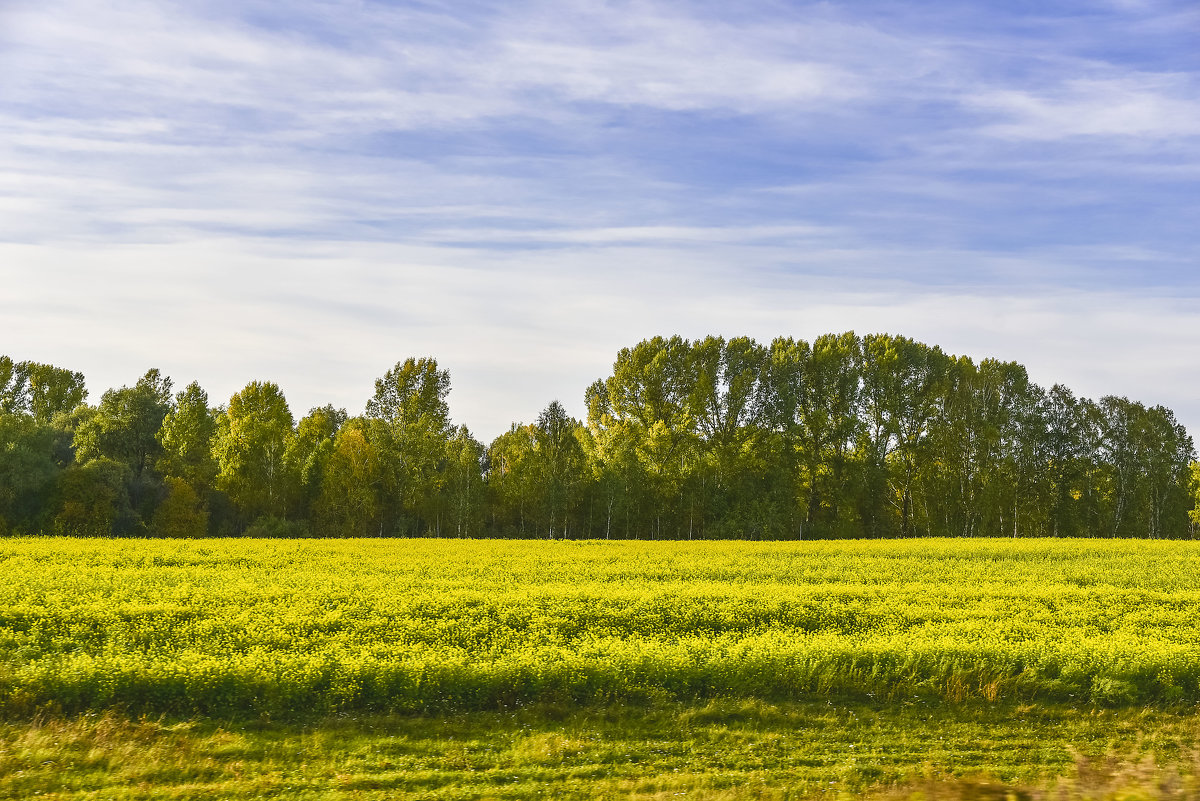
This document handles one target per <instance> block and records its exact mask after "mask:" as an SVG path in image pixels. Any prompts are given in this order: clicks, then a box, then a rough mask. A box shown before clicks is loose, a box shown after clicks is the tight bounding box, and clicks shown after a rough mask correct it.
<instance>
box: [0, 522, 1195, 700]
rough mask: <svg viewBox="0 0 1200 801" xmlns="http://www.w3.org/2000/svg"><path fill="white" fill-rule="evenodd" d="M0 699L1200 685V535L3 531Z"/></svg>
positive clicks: (825, 693)
mask: <svg viewBox="0 0 1200 801" xmlns="http://www.w3.org/2000/svg"><path fill="white" fill-rule="evenodd" d="M0 572H2V574H3V576H4V577H5V581H4V582H0V712H3V713H4V714H7V715H9V716H13V715H16V716H29V715H33V714H36V713H39V712H40V713H47V714H55V715H58V714H65V715H74V714H79V713H81V712H86V711H89V710H90V711H96V710H106V709H117V710H121V711H123V712H125V713H126V714H131V715H135V716H136V715H142V714H150V715H157V714H169V715H177V716H193V715H215V716H226V717H241V718H259V719H281V718H283V719H292V718H295V717H297V716H298V715H301V716H303V715H313V714H325V713H333V712H346V711H355V712H373V713H382V712H409V713H411V712H420V713H424V712H430V711H437V712H453V711H461V710H489V709H491V710H504V709H514V708H518V707H520V706H522V705H527V704H531V703H565V704H584V705H588V704H590V705H604V704H612V703H635V704H637V703H647V702H657V701H685V702H701V701H705V700H707V699H710V698H731V697H732V698H757V699H762V700H768V701H783V700H805V699H812V698H846V699H858V700H862V701H868V702H869V701H871V700H879V701H892V702H895V701H900V700H912V699H942V700H950V701H964V700H969V699H983V700H987V701H994V702H997V701H1007V702H1012V703H1018V702H1026V703H1028V702H1052V703H1060V704H1067V705H1072V704H1078V705H1100V706H1110V707H1122V706H1131V705H1142V704H1155V705H1160V706H1162V705H1183V704H1190V703H1194V702H1196V701H1200V615H1197V614H1196V610H1197V609H1198V608H1200V544H1197V543H1192V542H1148V541H1111V542H1098V541H1095V540H1086V541H1079V540H1076V541H1047V540H1035V541H1008V540H979V541H962V540H911V541H900V542H896V541H856V542H811V543H810V542H788V543H747V542H708V543H681V542H538V541H532V542H531V541H487V540H484V541H448V540H324V541H313V540H309V541H294V540H191V541H164V540H88V539H10V540H3V541H0Z"/></svg>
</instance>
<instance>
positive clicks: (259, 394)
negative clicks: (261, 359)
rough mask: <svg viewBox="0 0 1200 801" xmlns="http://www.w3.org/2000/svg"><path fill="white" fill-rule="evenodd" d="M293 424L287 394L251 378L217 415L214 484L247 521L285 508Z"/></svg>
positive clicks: (278, 513)
mask: <svg viewBox="0 0 1200 801" xmlns="http://www.w3.org/2000/svg"><path fill="white" fill-rule="evenodd" d="M292 425H293V418H292V413H291V410H290V409H289V408H288V404H287V400H286V399H284V396H283V393H282V392H281V391H280V389H279V386H278V385H277V384H274V383H271V382H269V381H251V382H250V383H249V384H247V385H246V387H245V388H244V389H243V390H241V391H240V392H238V393H236V394H235V395H234V396H233V397H232V398H230V399H229V405H228V406H227V407H226V409H225V411H224V414H222V415H220V416H219V417H218V419H217V427H218V431H217V440H216V446H215V448H214V453H215V455H216V457H217V464H218V467H219V470H220V472H219V473H218V476H217V483H218V487H219V488H220V489H222V490H224V491H225V492H227V493H229V496H230V497H231V498H232V499H233V501H234V503H235V504H237V507H238V509H239V511H240V512H241V514H242V516H243V520H245V521H246V522H249V521H252V520H254V519H256V518H258V517H264V516H265V517H273V518H283V517H285V515H286V514H287V511H288V505H289V501H290V499H291V497H292V491H293V486H292V484H291V482H290V480H289V479H290V478H291V476H290V474H289V471H288V470H287V462H286V460H285V457H284V455H285V453H286V452H287V447H288V443H289V441H290V440H291V437H292Z"/></svg>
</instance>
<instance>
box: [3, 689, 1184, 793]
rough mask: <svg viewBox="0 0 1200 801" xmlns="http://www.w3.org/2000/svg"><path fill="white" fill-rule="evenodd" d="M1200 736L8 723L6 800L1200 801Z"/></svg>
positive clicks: (592, 711)
mask: <svg viewBox="0 0 1200 801" xmlns="http://www.w3.org/2000/svg"><path fill="white" fill-rule="evenodd" d="M1198 737H1200V722H1198V721H1197V718H1196V717H1195V716H1194V715H1193V714H1190V713H1181V712H1178V711H1176V712H1163V711H1156V710H1115V711H1114V710H1110V711H1096V710H1080V709H1072V708H1070V707H1059V708H1047V707H1036V706H1035V707H1030V706H1009V705H1003V704H1000V705H997V704H985V703H979V702H973V703H960V704H946V703H937V704H932V705H931V704H927V703H921V702H913V703H904V702H900V703H896V704H887V705H881V704H875V705H870V704H831V703H828V702H825V701H819V702H818V701H813V702H808V703H782V704H768V703H764V702H761V701H732V700H724V701H714V702H710V703H705V704H702V705H690V704H679V703H673V702H672V703H660V704H654V705H651V706H647V707H630V706H616V707H603V708H583V709H579V708H570V707H565V706H553V705H544V706H537V707H532V708H527V709H522V710H519V711H514V712H504V713H501V712H482V713H480V712H477V713H471V714H451V715H437V716H411V715H376V716H335V717H329V718H321V719H314V720H310V721H308V722H307V723H303V724H301V723H269V722H264V721H216V720H191V721H170V720H153V719H142V720H137V719H131V718H128V717H124V716H120V715H116V714H114V713H104V714H95V715H88V716H82V717H78V718H53V719H45V720H40V721H36V722H34V723H32V724H30V723H28V722H24V723H20V722H10V723H8V724H4V725H0V797H3V798H28V797H32V796H33V795H34V794H35V793H41V794H43V795H44V796H49V797H57V798H63V799H67V798H72V799H73V798H79V799H82V798H92V799H98V798H112V799H118V798H120V799H142V798H146V799H149V798H230V799H240V798H246V799H249V798H260V797H269V798H297V799H299V798H322V799H343V798H345V799H351V798H361V799H383V798H393V799H483V798H502V799H527V798H579V799H586V798H621V799H625V798H675V797H688V798H703V799H744V798H746V799H748V798H779V799H783V798H806V797H812V796H818V797H830V798H837V797H859V796H862V795H864V794H866V795H873V796H880V797H896V798H910V797H913V794H914V793H919V794H920V796H918V797H931V798H943V797H944V798H979V797H987V796H986V793H987V792H988V791H989V790H996V791H999V790H1004V791H1009V792H1011V791H1013V790H1022V789H1023V790H1026V791H1030V792H1032V791H1036V790H1038V789H1039V788H1040V789H1043V790H1045V789H1050V788H1054V787H1056V786H1057V787H1059V788H1062V789H1065V790H1069V791H1071V792H1073V793H1074V795H1069V796H1065V797H1070V798H1097V799H1099V798H1113V799H1116V798H1127V799H1133V798H1138V797H1141V798H1148V799H1150V798H1153V799H1157V798H1166V797H1171V796H1170V794H1169V792H1165V791H1169V790H1172V789H1178V790H1190V791H1192V792H1200V785H1198V784H1196V782H1195V768H1196V767H1197V761H1196V757H1195V753H1196V748H1197V743H1198ZM1132 790H1136V791H1138V792H1140V793H1141V795H1137V796H1135V795H1131V794H1130V793H1131V791H1132ZM683 794H686V795H683ZM995 797H996V798H998V799H1002V798H1005V797H1006V796H1005V795H1004V794H1003V793H1000V794H998V795H996V796H995ZM1014 797H1019V796H1014ZM1193 797H1194V796H1193Z"/></svg>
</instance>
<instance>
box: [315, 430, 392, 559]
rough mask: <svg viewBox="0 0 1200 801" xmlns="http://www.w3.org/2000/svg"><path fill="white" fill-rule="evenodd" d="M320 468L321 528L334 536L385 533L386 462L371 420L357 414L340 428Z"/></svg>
mask: <svg viewBox="0 0 1200 801" xmlns="http://www.w3.org/2000/svg"><path fill="white" fill-rule="evenodd" d="M320 472H321V489H320V493H319V494H318V496H317V499H316V501H314V503H313V517H314V521H315V524H316V529H317V531H318V532H320V533H322V534H325V535H327V536H333V537H369V536H381V535H382V534H383V533H384V532H383V510H382V507H381V492H380V487H381V485H382V483H383V477H384V466H383V464H382V462H381V458H380V453H379V451H378V450H376V448H375V445H374V442H373V440H372V437H371V423H370V421H368V420H366V419H364V418H362V417H355V418H352V419H350V420H348V421H346V422H345V423H344V424H342V425H341V426H340V427H339V428H338V431H337V433H336V434H335V435H334V442H333V449H332V450H331V451H330V453H329V458H328V459H327V460H326V462H325V464H324V467H323V469H322V470H321V471H320Z"/></svg>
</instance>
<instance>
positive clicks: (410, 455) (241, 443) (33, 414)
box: [0, 334, 1200, 539]
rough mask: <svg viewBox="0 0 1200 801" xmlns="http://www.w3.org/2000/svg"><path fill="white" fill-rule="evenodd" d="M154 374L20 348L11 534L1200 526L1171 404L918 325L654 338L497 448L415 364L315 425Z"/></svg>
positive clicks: (2, 396)
mask: <svg viewBox="0 0 1200 801" xmlns="http://www.w3.org/2000/svg"><path fill="white" fill-rule="evenodd" d="M173 389H174V387H173V385H172V382H171V380H170V379H169V378H166V377H165V376H162V375H161V374H160V373H159V372H158V371H157V370H151V371H149V372H148V373H146V375H145V376H143V377H142V378H141V379H140V380H139V381H138V382H137V383H136V384H135V385H134V386H132V387H121V388H120V389H112V390H109V391H108V392H105V393H104V395H103V397H102V398H101V400H100V403H99V404H98V405H95V406H89V405H85V403H84V401H85V400H86V391H85V389H84V383H83V376H82V375H81V374H79V373H74V372H71V371H68V370H62V369H59V368H55V367H52V366H49V365H42V364H35V363H31V362H14V361H13V360H12V359H10V358H8V357H0V532H3V531H8V532H14V533H43V532H44V533H60V534H94V535H143V536H144V535H161V536H189V537H194V536H204V535H215V536H227V535H236V534H253V535H270V536H304V535H314V534H315V535H320V536H460V537H461V536H503V537H551V538H555V537H559V538H608V539H612V538H674V539H694V538H710V539H711V538H752V539H799V538H831V537H833V538H848V537H897V536H899V537H908V536H930V535H932V536H967V537H970V536H1014V537H1015V536H1072V537H1081V536H1109V537H1151V538H1158V537H1171V538H1179V537H1186V536H1191V535H1192V534H1193V533H1194V531H1195V523H1196V521H1197V519H1198V518H1200V514H1198V513H1197V510H1196V495H1197V491H1196V487H1197V482H1196V476H1197V469H1196V468H1195V467H1194V466H1193V462H1194V460H1195V451H1194V447H1193V442H1192V439H1191V437H1190V436H1189V435H1188V433H1187V431H1186V430H1185V429H1184V428H1183V426H1182V425H1180V424H1179V423H1178V422H1177V421H1176V419H1175V417H1174V415H1173V414H1172V412H1171V411H1170V410H1169V409H1165V408H1163V407H1161V406H1153V407H1146V406H1144V405H1142V404H1140V403H1137V402H1136V401H1131V400H1128V399H1126V398H1119V397H1104V398H1102V399H1100V400H1099V401H1092V400H1088V399H1086V398H1077V397H1076V396H1075V395H1073V394H1072V392H1071V391H1070V390H1069V389H1067V388H1066V387H1063V386H1061V385H1055V386H1054V387H1052V388H1050V389H1049V390H1045V389H1043V388H1041V387H1039V386H1037V385H1036V384H1034V383H1032V382H1031V381H1030V380H1029V377H1028V375H1027V373H1026V371H1025V369H1024V368H1023V367H1021V366H1020V365H1019V364H1015V363H1011V362H999V361H996V360H993V359H986V360H983V361H981V362H979V363H978V364H977V363H975V362H974V361H972V360H971V359H969V358H967V357H962V356H950V355H947V354H945V353H943V352H942V351H941V350H940V349H939V348H937V347H929V346H927V345H924V344H921V343H919V342H914V341H913V340H910V339H906V338H904V337H897V336H889V335H870V336H866V337H859V336H856V335H854V334H842V335H827V336H823V337H820V338H819V339H817V340H816V341H815V342H812V343H808V342H803V341H797V340H792V339H784V338H780V339H776V340H775V341H774V342H772V343H771V344H770V345H769V346H764V345H761V344H759V343H756V342H754V341H753V340H751V339H747V338H735V339H731V340H725V339H722V338H719V337H709V338H707V339H704V340H700V341H695V342H691V341H687V340H684V339H682V338H680V337H672V338H669V339H664V338H655V339H651V340H646V341H643V342H641V343H638V344H637V345H636V346H635V347H633V348H627V349H623V350H622V351H621V352H620V353H619V354H618V355H617V359H616V361H615V363H614V365H613V371H612V374H611V375H610V376H608V377H607V378H605V379H603V380H600V381H597V382H595V383H594V384H593V385H592V386H591V387H589V388H588V389H587V392H586V396H585V397H586V401H587V408H588V415H587V420H586V421H578V420H575V419H572V418H571V417H570V416H569V415H568V414H567V413H566V411H565V409H564V408H563V406H562V405H561V404H560V403H558V402H557V401H554V402H551V403H550V404H549V405H547V407H546V408H545V409H544V410H543V411H542V412H541V413H540V414H539V415H538V416H537V419H536V420H535V421H534V422H533V423H529V424H514V425H513V426H512V427H511V429H510V430H509V431H507V432H505V433H504V434H502V435H501V436H499V437H497V438H496V440H495V441H493V442H492V443H491V445H490V446H488V447H486V448H485V447H484V445H483V444H482V443H480V442H478V441H477V440H476V439H475V438H474V437H473V436H471V434H470V432H469V431H468V430H467V429H466V428H465V427H464V426H460V425H459V426H456V425H454V424H453V423H452V422H451V418H450V413H449V407H448V405H447V396H448V394H449V391H450V377H449V374H448V372H447V371H445V370H442V369H439V367H438V365H437V363H436V362H435V361H434V360H433V359H427V358H426V359H408V360H406V361H404V362H401V363H398V364H397V365H395V367H394V368H393V369H391V370H389V371H388V372H387V373H385V374H384V375H383V376H382V377H381V378H379V379H378V380H377V381H376V386H375V393H374V396H373V397H371V398H370V399H368V401H367V403H366V408H365V412H364V413H363V414H362V415H359V416H356V417H351V416H349V415H348V414H347V413H346V411H345V410H342V409H335V408H333V407H332V406H325V407H321V408H316V409H313V410H311V411H310V412H309V413H308V415H306V416H305V417H303V418H301V419H300V420H299V421H297V420H296V419H295V418H294V416H293V414H292V411H291V409H290V408H289V407H288V404H287V401H286V399H285V397H284V395H283V393H282V392H281V391H280V388H279V387H278V386H276V385H275V384H273V383H270V382H261V381H253V382H251V383H250V384H248V385H247V386H246V387H245V388H244V389H243V390H241V391H240V392H238V393H237V394H235V395H234V396H233V397H231V398H230V399H229V400H228V401H227V402H226V403H224V404H221V405H218V406H213V405H211V404H210V401H209V398H208V395H207V394H206V393H205V391H204V390H203V389H202V388H201V387H200V386H199V385H198V384H196V383H192V384H190V385H189V386H187V387H186V388H185V389H184V390H183V391H181V392H173Z"/></svg>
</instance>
